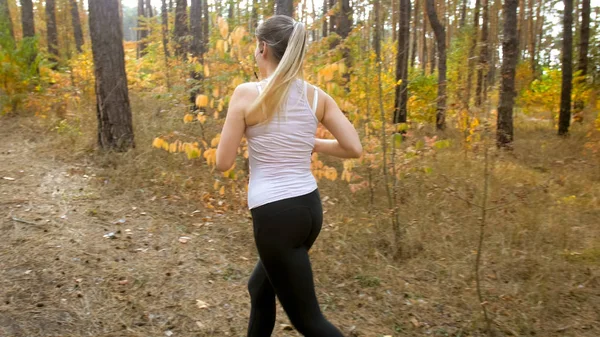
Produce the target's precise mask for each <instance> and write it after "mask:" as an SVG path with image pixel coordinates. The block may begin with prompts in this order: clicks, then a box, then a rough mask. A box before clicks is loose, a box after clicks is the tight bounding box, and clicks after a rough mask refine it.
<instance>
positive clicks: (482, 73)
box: [475, 0, 489, 108]
mask: <svg viewBox="0 0 600 337" xmlns="http://www.w3.org/2000/svg"><path fill="white" fill-rule="evenodd" d="M481 1H482V4H481V10H482V11H483V22H482V23H481V46H480V50H479V67H478V69H477V87H476V88H475V106H476V107H478V108H480V107H481V104H482V103H483V101H484V100H485V98H486V95H487V83H486V82H487V81H486V77H487V76H486V75H487V67H488V26H489V6H488V2H489V0H481Z"/></svg>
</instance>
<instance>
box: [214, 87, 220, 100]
mask: <svg viewBox="0 0 600 337" xmlns="http://www.w3.org/2000/svg"><path fill="white" fill-rule="evenodd" d="M219 94H220V92H219V87H215V88H214V89H213V97H215V98H217V97H219Z"/></svg>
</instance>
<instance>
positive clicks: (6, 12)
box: [0, 0, 15, 45]
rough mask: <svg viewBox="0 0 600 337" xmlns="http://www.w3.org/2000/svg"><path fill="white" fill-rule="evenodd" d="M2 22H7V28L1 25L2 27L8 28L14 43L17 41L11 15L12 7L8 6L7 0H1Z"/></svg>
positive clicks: (0, 15) (0, 16) (0, 14)
mask: <svg viewBox="0 0 600 337" xmlns="http://www.w3.org/2000/svg"><path fill="white" fill-rule="evenodd" d="M0 20H2V21H0V23H1V22H6V28H4V27H0V29H6V30H8V34H9V36H10V38H11V40H12V42H11V43H12V44H13V45H14V42H15V32H14V30H13V23H12V18H11V17H10V9H9V8H8V1H7V0H0Z"/></svg>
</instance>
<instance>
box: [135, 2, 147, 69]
mask: <svg viewBox="0 0 600 337" xmlns="http://www.w3.org/2000/svg"><path fill="white" fill-rule="evenodd" d="M137 15H138V18H137V29H138V31H137V49H136V51H137V53H136V55H137V57H138V58H140V57H142V56H144V55H145V49H146V41H144V40H145V39H146V38H147V37H148V31H147V30H146V23H145V22H143V20H142V19H141V18H145V17H146V9H145V8H144V0H138V7H137Z"/></svg>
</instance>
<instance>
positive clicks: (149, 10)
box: [145, 0, 154, 18]
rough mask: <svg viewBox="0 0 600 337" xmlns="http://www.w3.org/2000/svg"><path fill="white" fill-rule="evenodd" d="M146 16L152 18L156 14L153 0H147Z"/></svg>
mask: <svg viewBox="0 0 600 337" xmlns="http://www.w3.org/2000/svg"><path fill="white" fill-rule="evenodd" d="M145 10H146V15H145V16H146V17H148V18H151V17H153V16H154V10H153V9H152V1H151V0H146V7H145Z"/></svg>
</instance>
